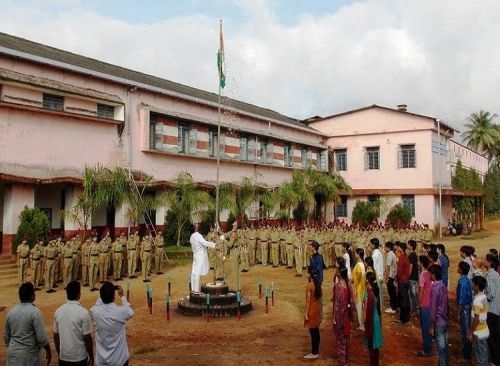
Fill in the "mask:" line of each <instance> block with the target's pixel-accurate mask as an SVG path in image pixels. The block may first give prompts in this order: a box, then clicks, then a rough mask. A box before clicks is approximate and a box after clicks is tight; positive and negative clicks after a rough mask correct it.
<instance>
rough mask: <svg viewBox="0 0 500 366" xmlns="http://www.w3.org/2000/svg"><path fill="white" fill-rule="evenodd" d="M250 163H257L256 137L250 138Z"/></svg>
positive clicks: (248, 139)
mask: <svg viewBox="0 0 500 366" xmlns="http://www.w3.org/2000/svg"><path fill="white" fill-rule="evenodd" d="M247 141H248V161H255V137H248V138H247Z"/></svg>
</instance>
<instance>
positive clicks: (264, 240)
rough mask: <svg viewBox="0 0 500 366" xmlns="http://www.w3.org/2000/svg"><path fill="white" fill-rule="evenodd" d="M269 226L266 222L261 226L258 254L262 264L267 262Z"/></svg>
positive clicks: (265, 264) (264, 264)
mask: <svg viewBox="0 0 500 366" xmlns="http://www.w3.org/2000/svg"><path fill="white" fill-rule="evenodd" d="M270 233H271V227H270V226H269V224H267V225H266V226H265V227H263V228H262V230H261V234H260V256H261V259H262V265H263V266H267V264H268V263H269V241H270V238H271V237H270Z"/></svg>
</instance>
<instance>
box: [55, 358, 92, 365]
mask: <svg viewBox="0 0 500 366" xmlns="http://www.w3.org/2000/svg"><path fill="white" fill-rule="evenodd" d="M87 365H88V361H87V359H85V360H81V361H76V362H70V361H63V360H59V366H87Z"/></svg>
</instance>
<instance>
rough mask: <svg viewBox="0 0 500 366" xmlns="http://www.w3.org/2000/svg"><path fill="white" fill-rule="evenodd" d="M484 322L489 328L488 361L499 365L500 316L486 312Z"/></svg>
mask: <svg viewBox="0 0 500 366" xmlns="http://www.w3.org/2000/svg"><path fill="white" fill-rule="evenodd" d="M496 296H498V295H496ZM486 324H488V328H489V330H490V337H489V338H488V348H489V349H490V354H491V358H490V361H491V362H493V363H494V364H495V365H500V316H499V315H495V314H493V313H488V316H487V318H486Z"/></svg>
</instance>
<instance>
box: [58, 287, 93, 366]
mask: <svg viewBox="0 0 500 366" xmlns="http://www.w3.org/2000/svg"><path fill="white" fill-rule="evenodd" d="M80 291H81V287H80V282H78V281H71V282H70V283H68V285H67V286H66V297H67V298H68V302H67V303H66V304H64V305H62V306H60V307H59V308H58V309H57V310H56V312H55V313H54V344H55V346H56V351H57V354H58V355H59V366H70V365H75V366H87V365H93V364H94V350H93V346H92V328H93V327H92V319H91V318H90V314H89V312H88V310H87V309H85V308H84V307H83V306H81V305H80V303H79V302H78V301H79V300H80Z"/></svg>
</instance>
